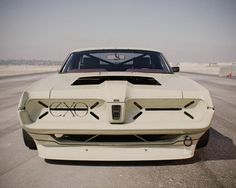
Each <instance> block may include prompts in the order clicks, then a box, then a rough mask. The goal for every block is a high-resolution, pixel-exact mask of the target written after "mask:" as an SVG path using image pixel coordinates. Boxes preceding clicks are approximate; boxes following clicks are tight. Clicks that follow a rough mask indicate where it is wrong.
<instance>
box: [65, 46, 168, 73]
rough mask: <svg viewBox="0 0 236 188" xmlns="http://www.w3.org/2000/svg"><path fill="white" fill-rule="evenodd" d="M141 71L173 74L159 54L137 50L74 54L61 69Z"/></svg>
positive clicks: (73, 70)
mask: <svg viewBox="0 0 236 188" xmlns="http://www.w3.org/2000/svg"><path fill="white" fill-rule="evenodd" d="M86 71H141V72H162V73H172V71H171V68H170V66H169V65H168V63H167V62H166V60H165V59H164V57H163V56H162V55H161V54H160V53H158V52H149V51H141V50H140V51H139V50H138V51H137V50H92V51H83V52H73V53H72V54H70V56H69V57H68V59H67V60H66V62H65V64H64V66H63V67H62V69H61V72H62V73H66V72H86Z"/></svg>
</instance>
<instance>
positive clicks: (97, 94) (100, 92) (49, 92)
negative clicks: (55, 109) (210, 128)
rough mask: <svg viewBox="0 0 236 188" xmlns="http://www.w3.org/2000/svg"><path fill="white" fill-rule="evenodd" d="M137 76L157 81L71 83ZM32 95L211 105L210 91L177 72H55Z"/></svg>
mask: <svg viewBox="0 0 236 188" xmlns="http://www.w3.org/2000/svg"><path fill="white" fill-rule="evenodd" d="M108 76H128V77H133V76H136V77H137V76H138V77H149V78H153V79H155V80H156V81H157V82H158V83H159V84H158V85H145V84H142V85H138V84H137V85H136V84H133V83H130V82H128V81H125V80H109V81H104V82H102V83H99V84H93V85H89V84H83V85H72V84H73V83H74V82H75V81H76V80H78V79H79V78H83V77H108ZM27 92H28V95H29V97H30V98H51V99H52V98H53V99H54V98H55V99H62V98H64V99H65V98H66V99H70V98H71V99H72V98H77V99H80V98H86V99H102V100H104V101H107V102H112V101H114V100H118V101H120V102H125V101H126V100H128V99H130V98H139V99H142V98H146V99H147V98H148V99H155V98H163V99H168V98H172V99H173V98H199V99H202V100H205V101H207V102H208V105H209V106H212V102H211V99H210V95H209V92H208V91H207V90H206V89H205V88H204V87H202V86H201V85H199V84H198V83H197V82H195V81H193V80H190V79H188V78H186V77H183V76H180V75H178V74H161V73H141V72H96V73H66V74H56V75H52V76H49V77H47V78H44V79H42V80H39V81H37V82H36V83H34V84H32V85H31V86H30V87H29V88H28V90H27Z"/></svg>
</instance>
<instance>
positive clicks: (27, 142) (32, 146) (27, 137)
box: [22, 129, 37, 150]
mask: <svg viewBox="0 0 236 188" xmlns="http://www.w3.org/2000/svg"><path fill="white" fill-rule="evenodd" d="M22 135H23V139H24V143H25V145H26V146H27V147H28V148H29V149H32V150H36V149H37V146H36V144H35V142H34V140H33V138H32V137H31V136H30V135H29V134H28V133H27V132H26V131H25V130H24V129H22Z"/></svg>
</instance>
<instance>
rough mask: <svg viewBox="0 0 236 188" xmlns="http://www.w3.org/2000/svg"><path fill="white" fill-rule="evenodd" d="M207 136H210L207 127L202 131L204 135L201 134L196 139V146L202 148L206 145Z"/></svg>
mask: <svg viewBox="0 0 236 188" xmlns="http://www.w3.org/2000/svg"><path fill="white" fill-rule="evenodd" d="M209 137H210V129H208V130H207V131H206V132H205V133H204V135H202V137H201V138H200V139H199V140H198V143H197V148H203V147H205V146H207V144H208V142H209Z"/></svg>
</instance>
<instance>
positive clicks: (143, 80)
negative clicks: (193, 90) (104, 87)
mask: <svg viewBox="0 0 236 188" xmlns="http://www.w3.org/2000/svg"><path fill="white" fill-rule="evenodd" d="M105 81H127V82H129V83H131V84H134V85H161V84H160V83H159V82H158V81H156V80H155V79H154V78H152V77H143V76H92V77H81V78H79V79H77V80H76V81H74V82H73V83H72V84H71V85H72V86H74V85H99V84H101V83H103V82H105Z"/></svg>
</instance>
